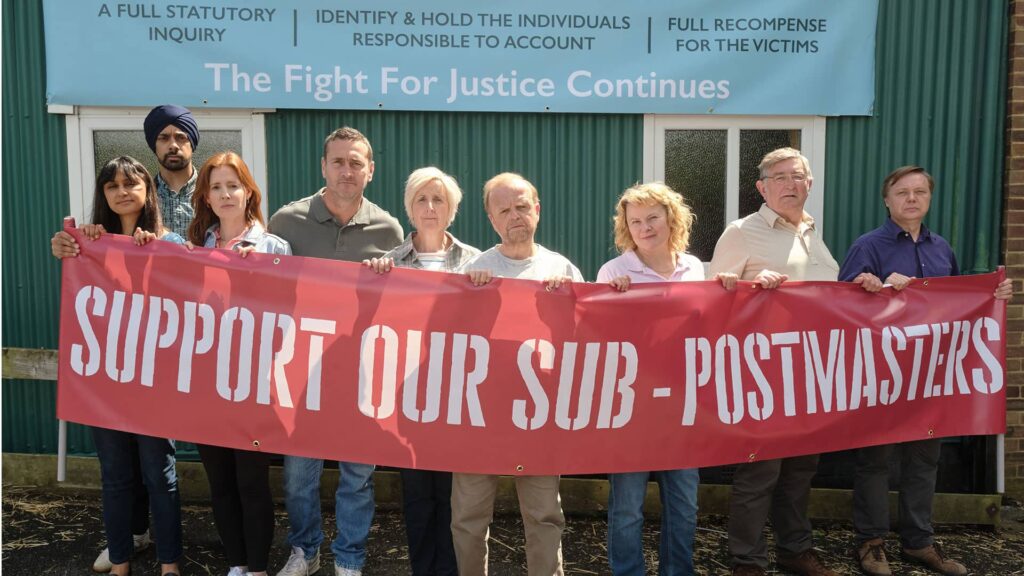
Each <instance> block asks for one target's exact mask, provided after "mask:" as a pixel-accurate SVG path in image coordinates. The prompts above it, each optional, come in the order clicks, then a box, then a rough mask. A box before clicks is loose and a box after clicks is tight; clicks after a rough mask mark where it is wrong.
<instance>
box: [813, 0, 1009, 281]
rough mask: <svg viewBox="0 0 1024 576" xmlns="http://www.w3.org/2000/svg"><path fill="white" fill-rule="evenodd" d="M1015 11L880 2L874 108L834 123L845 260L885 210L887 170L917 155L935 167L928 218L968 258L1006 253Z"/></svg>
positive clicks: (986, 260)
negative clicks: (1003, 226) (1010, 38)
mask: <svg viewBox="0 0 1024 576" xmlns="http://www.w3.org/2000/svg"><path fill="white" fill-rule="evenodd" d="M1007 11H1008V5H1007V2H1006V1H1005V0H978V1H967V0H883V1H882V2H881V3H880V6H879V16H878V26H879V28H878V35H877V36H878V44H877V46H876V68H877V73H876V79H875V82H876V87H875V95H876V96H875V113H874V116H872V117H841V118H829V119H828V123H827V131H828V136H827V157H826V161H825V174H826V186H827V189H826V191H825V193H826V201H825V226H826V228H825V235H826V241H827V242H828V245H829V246H830V247H831V248H832V251H833V253H834V254H835V256H836V257H837V258H838V259H842V257H843V256H844V255H845V254H846V251H847V249H848V248H849V246H850V244H851V243H852V242H853V240H855V239H856V238H857V237H858V236H859V235H861V234H863V233H864V232H866V231H868V230H871V229H873V228H875V227H877V226H878V225H879V224H881V222H882V221H883V220H884V219H885V214H886V213H885V208H884V207H883V205H882V200H881V196H880V191H881V183H882V179H883V178H884V177H885V175H886V174H888V173H889V172H891V171H892V170H893V169H894V168H897V167H899V166H902V165H905V164H918V165H921V166H923V167H924V168H925V169H926V170H928V171H929V172H930V173H931V174H932V176H933V177H934V178H935V194H934V197H933V199H932V206H931V212H930V214H929V217H928V221H927V222H926V224H927V225H928V226H929V227H930V228H932V229H933V230H935V231H936V232H938V233H939V234H941V235H942V236H943V237H945V238H946V239H947V240H949V241H950V243H951V244H952V245H953V249H954V250H955V251H956V253H957V256H958V257H959V260H960V267H961V269H962V270H963V271H965V272H987V271H991V270H993V269H994V268H995V267H996V266H997V265H998V264H999V263H1000V253H999V240H1000V222H1001V218H1002V181H1003V154H1004V148H1003V139H1004V128H1003V126H1004V118H1005V114H1006V41H1007V39H1006V37H1007V27H1008V21H1007Z"/></svg>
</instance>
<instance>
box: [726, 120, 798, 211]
mask: <svg viewBox="0 0 1024 576" xmlns="http://www.w3.org/2000/svg"><path fill="white" fill-rule="evenodd" d="M786 146H790V147H792V148H796V149H797V150H799V149H800V130H740V212H739V215H740V218H742V217H744V216H746V215H747V214H750V213H752V212H757V211H758V210H759V209H760V208H761V204H762V203H763V202H764V200H763V199H762V198H761V194H760V193H759V192H758V191H757V186H756V185H755V184H754V183H755V182H757V180H758V178H759V177H760V174H759V173H758V171H757V165H758V164H760V163H761V159H762V158H764V155H765V154H767V153H769V152H771V151H772V150H775V149H776V148H784V147H786Z"/></svg>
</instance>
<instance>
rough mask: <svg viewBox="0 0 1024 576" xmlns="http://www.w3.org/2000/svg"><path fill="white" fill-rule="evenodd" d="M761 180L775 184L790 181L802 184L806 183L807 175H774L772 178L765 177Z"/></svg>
mask: <svg viewBox="0 0 1024 576" xmlns="http://www.w3.org/2000/svg"><path fill="white" fill-rule="evenodd" d="M762 180H771V181H772V182H775V183H776V184H785V183H786V182H790V181H792V182H793V183H795V184H803V183H804V182H807V174H803V173H801V172H796V173H794V174H776V175H774V176H765V177H764V178H762Z"/></svg>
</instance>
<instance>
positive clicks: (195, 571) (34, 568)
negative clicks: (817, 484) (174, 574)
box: [2, 486, 1024, 576]
mask: <svg viewBox="0 0 1024 576" xmlns="http://www.w3.org/2000/svg"><path fill="white" fill-rule="evenodd" d="M182 512H183V513H182V521H183V523H184V533H185V562H184V565H183V568H184V570H183V573H184V574H187V575H223V574H225V573H226V572H227V566H226V565H225V563H224V560H223V559H222V557H221V553H220V544H219V542H218V541H217V535H216V531H215V530H214V527H213V516H212V514H211V512H210V509H209V507H208V506H195V505H188V506H184V507H183V510H182ZM324 524H325V526H333V525H334V518H333V516H330V517H327V518H325V519H324ZM286 526H287V517H286V515H285V513H284V509H283V507H280V506H279V507H278V510H277V530H276V533H275V546H274V550H273V552H272V556H271V567H272V568H277V567H280V566H281V565H283V563H284V561H285V559H286V556H287V552H286V546H285V544H284V536H285V530H286ZM605 530H606V523H605V520H604V518H602V517H588V516H573V517H570V518H569V519H568V521H567V527H566V532H565V536H564V538H563V546H564V555H565V572H566V574H571V575H584V574H607V573H608V568H607V563H606V549H605ZM102 531H103V526H102V519H101V513H100V505H99V497H98V494H95V493H69V492H66V491H59V492H44V491H41V490H38V489H35V488H29V487H18V486H4V487H3V534H2V538H3V559H2V571H3V573H4V574H5V575H9V576H28V575H33V576H34V575H40V574H44V575H51V574H53V575H71V574H74V575H80V574H90V573H91V572H90V566H91V565H92V561H93V559H94V558H95V556H96V554H97V553H98V552H99V550H100V548H102V546H103V545H104V544H103V535H102ZM330 532H331V531H328V538H330V537H332V536H333V534H331V533H330ZM938 536H939V538H940V540H941V541H942V543H943V545H944V546H945V548H946V550H947V551H948V552H949V554H950V555H951V556H954V557H956V558H959V559H961V560H963V561H964V562H965V563H966V564H967V565H968V566H970V567H971V570H972V574H979V575H980V574H985V575H999V576H1004V575H1005V576H1010V575H1022V576H1024V508H1022V507H1021V505H1020V504H1019V503H1015V502H1009V503H1008V505H1007V506H1005V507H1004V509H1003V525H1002V527H1001V528H1000V529H999V530H992V529H988V528H978V527H971V526H943V527H941V528H940V530H939V535H938ZM850 537H851V533H850V525H849V524H848V523H843V522H826V523H816V524H815V526H814V538H815V543H816V545H817V546H818V548H819V550H820V551H821V553H822V557H823V558H824V560H825V561H826V563H828V564H829V565H830V566H831V567H833V568H834V569H835V570H836V571H838V572H840V573H842V574H858V573H859V572H858V571H857V570H856V569H855V568H854V567H853V565H852V562H851V561H850V559H849V558H850V554H849V547H850ZM644 540H645V549H646V554H647V556H648V569H649V573H651V574H656V573H657V572H656V566H657V564H656V563H657V542H658V531H657V522H648V526H647V527H646V529H645V532H644ZM490 549H491V570H490V573H491V574H492V575H494V576H505V575H518V574H525V573H526V557H525V554H524V551H523V536H522V523H521V521H520V520H519V518H518V517H517V516H514V515H503V516H499V517H498V518H497V519H496V521H495V523H494V526H493V528H492V530H491V543H490ZM725 550H726V534H725V519H724V518H722V517H716V516H701V517H700V520H699V523H698V529H697V542H696V555H695V560H696V563H697V573H698V574H701V575H712V574H714V575H718V574H728V573H729V571H728V556H727V554H726V551H725ZM889 550H890V557H896V558H898V555H897V554H896V552H897V550H896V549H895V546H892V545H890V547H889ZM323 551H324V552H323V555H322V556H321V557H322V559H323V560H326V561H327V562H325V566H326V568H324V569H322V570H321V572H320V574H322V575H323V576H328V575H329V574H330V571H329V569H327V568H329V566H330V562H329V556H330V553H329V549H328V547H327V545H326V544H325V546H324V548H323ZM367 556H368V560H367V564H366V568H365V573H366V574H367V576H376V575H399V574H407V573H408V564H407V560H408V558H407V551H406V547H405V529H404V526H403V524H402V516H401V513H399V512H397V511H395V510H386V509H384V510H382V509H378V511H377V515H376V518H375V521H374V525H373V528H372V530H371V533H370V541H369V549H368V554H367ZM132 568H133V573H134V574H136V575H148V574H156V573H157V564H156V558H155V555H154V552H153V549H152V548H149V549H148V550H145V551H144V552H142V553H140V554H139V555H137V556H136V558H135V559H134V560H133V563H132ZM893 573H894V574H895V575H896V576H910V575H922V576H923V575H924V574H927V572H924V571H921V570H915V569H914V568H913V567H911V566H908V565H906V564H902V563H900V562H899V561H898V559H897V561H895V562H893Z"/></svg>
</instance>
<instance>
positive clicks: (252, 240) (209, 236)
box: [203, 222, 266, 249]
mask: <svg viewBox="0 0 1024 576" xmlns="http://www.w3.org/2000/svg"><path fill="white" fill-rule="evenodd" d="M265 233H266V230H265V229H264V228H263V226H262V225H261V224H260V223H259V222H253V223H252V224H251V225H250V226H249V227H248V228H246V229H245V230H244V231H242V233H241V234H240V235H239V236H238V238H232V239H231V240H232V242H228V245H227V246H225V248H229V249H230V248H233V247H234V245H235V244H241V245H243V246H251V245H254V244H257V243H258V242H259V240H260V237H261V236H263V235H264V234H265ZM219 238H220V224H214V225H213V226H210V227H209V228H207V229H206V234H205V235H204V242H203V245H204V246H205V247H207V248H215V247H216V246H217V239H219ZM234 240H237V242H234Z"/></svg>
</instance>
